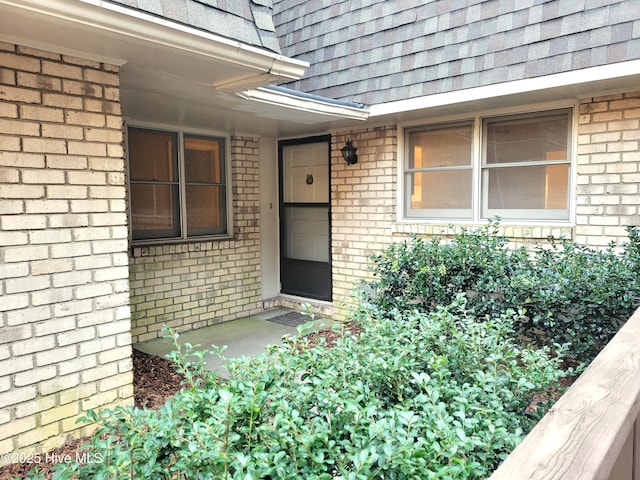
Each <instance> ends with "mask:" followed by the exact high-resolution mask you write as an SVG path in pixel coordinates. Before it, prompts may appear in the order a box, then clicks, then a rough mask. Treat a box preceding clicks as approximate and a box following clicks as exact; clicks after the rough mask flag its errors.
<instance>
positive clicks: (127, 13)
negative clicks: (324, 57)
mask: <svg viewBox="0 0 640 480" xmlns="http://www.w3.org/2000/svg"><path fill="white" fill-rule="evenodd" d="M12 12H13V13H20V14H23V15H27V16H29V17H38V18H40V19H44V18H46V19H47V20H48V21H52V22H61V23H62V24H66V25H68V24H72V25H74V26H76V27H77V28H79V29H85V30H86V29H92V30H94V31H99V32H102V33H105V34H108V35H117V36H119V37H122V38H126V39H128V40H130V41H134V42H140V43H144V44H147V45H149V44H151V45H156V46H158V47H163V48H170V49H172V50H174V51H182V52H184V53H187V54H195V55H197V56H198V57H199V58H203V57H204V58H205V59H206V58H209V59H211V60H213V61H218V62H220V61H222V62H225V63H229V64H233V65H237V66H241V67H243V68H247V69H248V70H249V71H251V72H252V74H247V75H245V76H244V78H243V80H242V82H241V83H242V84H244V85H247V84H256V85H265V84H268V83H273V82H274V81H288V80H295V79H298V78H300V77H301V76H302V75H303V74H304V71H305V69H306V68H307V67H308V66H309V64H308V63H307V62H303V61H300V60H295V59H291V58H288V57H286V56H284V55H282V54H278V53H275V52H272V51H270V50H266V49H262V48H258V47H254V46H252V45H247V44H244V43H242V42H239V41H235V40H232V39H228V38H225V37H221V36H219V35H215V34H212V33H209V32H206V31H203V30H198V29H196V28H193V27H189V26H187V25H183V24H180V23H177V22H173V21H171V20H168V19H165V18H161V17H157V16H154V15H150V14H147V13H144V12H141V11H139V10H134V9H131V8H127V7H123V6H121V5H118V4H113V3H110V2H106V1H103V0H0V13H2V14H10V13H12ZM54 41H55V39H54V40H52V42H51V44H54ZM32 43H35V45H31V46H35V47H46V46H47V43H49V42H48V41H46V40H45V41H40V42H38V41H37V39H33V41H32ZM56 46H58V47H62V48H63V49H65V50H66V51H65V52H62V53H69V54H72V55H82V56H84V57H86V58H89V59H94V60H99V61H109V62H111V63H113V64H120V65H122V64H125V63H127V61H128V59H127V58H126V55H122V54H120V55H115V56H114V55H110V51H109V49H108V48H107V46H105V49H104V51H96V52H87V51H84V50H82V48H83V46H82V45H77V46H66V48H65V46H64V45H62V46H60V45H56ZM226 84H229V85H234V82H233V81H225V82H221V85H220V86H219V85H213V86H214V87H218V88H225V85H226Z"/></svg>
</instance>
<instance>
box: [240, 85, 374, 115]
mask: <svg viewBox="0 0 640 480" xmlns="http://www.w3.org/2000/svg"><path fill="white" fill-rule="evenodd" d="M236 95H238V96H240V97H242V98H244V99H247V100H253V101H256V102H261V103H266V104H269V105H275V106H279V107H285V108H290V109H294V110H302V111H304V112H307V113H317V114H320V115H329V116H332V117H340V118H347V119H351V120H362V121H364V120H367V118H369V111H368V110H367V109H363V108H357V107H350V106H348V105H340V104H337V103H333V102H328V101H327V102H324V101H322V100H320V99H314V98H308V97H304V96H297V95H290V94H287V93H285V92H279V91H275V90H269V89H266V88H257V89H254V90H245V91H243V92H236Z"/></svg>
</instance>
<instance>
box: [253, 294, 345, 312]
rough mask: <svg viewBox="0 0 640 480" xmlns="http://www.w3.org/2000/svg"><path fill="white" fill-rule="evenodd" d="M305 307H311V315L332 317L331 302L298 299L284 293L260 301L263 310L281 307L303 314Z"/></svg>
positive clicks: (332, 308)
mask: <svg viewBox="0 0 640 480" xmlns="http://www.w3.org/2000/svg"><path fill="white" fill-rule="evenodd" d="M306 305H309V306H310V307H311V311H312V312H313V313H315V314H316V315H322V316H324V317H332V316H333V314H334V311H335V310H334V306H333V302H328V301H326V300H316V299H315V298H305V297H298V296H296V295H288V294H285V293H283V294H280V295H278V296H277V297H273V298H269V299H266V300H263V301H262V308H264V309H265V310H269V309H272V308H276V307H283V308H288V309H290V310H296V311H299V312H303V311H306Z"/></svg>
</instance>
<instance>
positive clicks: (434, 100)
mask: <svg viewBox="0 0 640 480" xmlns="http://www.w3.org/2000/svg"><path fill="white" fill-rule="evenodd" d="M639 74H640V60H630V61H627V62H620V63H613V64H609V65H603V66H599V67H591V68H585V69H582V70H573V71H570V72H564V73H557V74H554V75H546V76H541V77H534V78H527V79H523V80H515V81H512V82H503V83H498V84H494V85H485V86H482V87H475V88H468V89H464V90H456V91H452V92H446V93H438V94H434V95H426V96H423V97H417V98H410V99H406V100H398V101H395V102H387V103H381V104H377V105H372V106H371V107H370V117H372V118H373V117H378V116H381V115H390V114H396V113H402V112H409V111H413V110H420V109H426V108H436V107H446V106H448V105H455V104H460V103H465V102H473V101H478V100H486V99H490V98H498V97H505V96H508V95H516V94H522V93H528V92H535V91H540V90H548V89H552V88H558V87H568V86H571V85H580V84H585V83H589V82H597V81H602V80H610V79H615V78H621V77H628V76H633V75H639ZM580 96H581V95H580V94H576V95H575V97H576V98H579V97H580Z"/></svg>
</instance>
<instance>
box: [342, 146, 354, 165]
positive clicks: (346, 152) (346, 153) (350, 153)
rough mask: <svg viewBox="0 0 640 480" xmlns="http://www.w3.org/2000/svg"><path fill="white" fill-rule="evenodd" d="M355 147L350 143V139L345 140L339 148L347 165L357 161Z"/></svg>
mask: <svg viewBox="0 0 640 480" xmlns="http://www.w3.org/2000/svg"><path fill="white" fill-rule="evenodd" d="M356 150H358V149H357V148H356V147H354V146H353V145H352V144H351V140H347V144H346V145H345V146H344V147H342V148H341V149H340V151H341V152H342V158H344V160H345V162H347V165H353V164H354V163H358V156H357V155H356Z"/></svg>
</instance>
